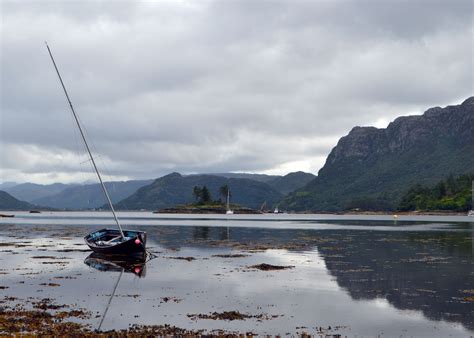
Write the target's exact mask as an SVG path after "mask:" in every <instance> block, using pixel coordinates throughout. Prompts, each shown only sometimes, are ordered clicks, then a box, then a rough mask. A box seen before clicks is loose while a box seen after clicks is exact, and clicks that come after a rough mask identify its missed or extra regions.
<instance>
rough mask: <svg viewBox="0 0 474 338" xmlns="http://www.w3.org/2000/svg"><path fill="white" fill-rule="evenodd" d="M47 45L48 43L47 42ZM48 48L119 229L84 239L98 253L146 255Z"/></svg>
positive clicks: (143, 236)
mask: <svg viewBox="0 0 474 338" xmlns="http://www.w3.org/2000/svg"><path fill="white" fill-rule="evenodd" d="M45 43H46V42H45ZM46 48H47V49H48V53H49V56H50V57H51V61H52V62H53V66H54V69H55V70H56V73H57V74H58V78H59V82H61V86H62V88H63V90H64V94H65V95H66V99H67V101H68V103H69V107H70V109H71V112H72V115H73V116H74V120H75V121H76V125H77V127H78V128H79V132H80V134H81V137H82V140H83V141H84V145H85V147H86V150H87V153H88V154H89V158H90V160H91V162H92V166H93V167H94V170H95V173H96V174H97V178H98V179H99V182H100V185H101V187H102V192H103V193H104V196H105V199H106V200H107V203H108V204H109V207H110V210H111V211H112V215H113V218H114V220H115V223H116V224H117V229H107V228H105V229H101V230H97V231H93V232H91V233H89V234H88V235H87V236H85V237H84V241H85V242H86V244H87V245H88V246H89V248H90V249H91V250H92V251H94V252H98V253H102V254H121V255H137V254H145V253H146V232H144V231H138V230H123V229H122V226H121V225H120V222H119V219H118V217H117V215H116V213H115V209H114V206H113V205H112V201H111V200H110V197H109V193H108V192H107V189H106V187H105V185H104V182H103V181H102V177H101V176H100V173H99V170H98V169H97V165H96V164H95V161H94V157H93V156H92V152H91V150H90V148H89V144H88V143H87V140H86V137H85V135H84V132H83V130H82V127H81V124H80V123H79V119H78V117H77V114H76V111H75V110H74V107H73V106H72V103H71V100H70V98H69V95H68V93H67V90H66V87H65V85H64V82H63V79H62V78H61V75H60V74H59V70H58V67H57V66H56V62H55V61H54V58H53V54H52V53H51V49H50V48H49V46H48V44H47V43H46Z"/></svg>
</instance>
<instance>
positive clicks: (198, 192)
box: [193, 185, 202, 202]
mask: <svg viewBox="0 0 474 338" xmlns="http://www.w3.org/2000/svg"><path fill="white" fill-rule="evenodd" d="M193 196H194V198H195V199H196V202H197V201H198V200H199V199H200V198H201V196H202V188H201V187H198V186H197V185H196V186H194V188H193Z"/></svg>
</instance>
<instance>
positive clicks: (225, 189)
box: [219, 184, 232, 201]
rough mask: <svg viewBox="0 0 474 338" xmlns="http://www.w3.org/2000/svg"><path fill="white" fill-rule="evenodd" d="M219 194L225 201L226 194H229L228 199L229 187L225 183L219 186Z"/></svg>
mask: <svg viewBox="0 0 474 338" xmlns="http://www.w3.org/2000/svg"><path fill="white" fill-rule="evenodd" d="M219 194H220V195H221V196H222V197H224V201H227V194H229V199H230V196H232V194H231V193H230V188H229V186H228V185H227V184H225V185H223V186H222V187H220V188H219Z"/></svg>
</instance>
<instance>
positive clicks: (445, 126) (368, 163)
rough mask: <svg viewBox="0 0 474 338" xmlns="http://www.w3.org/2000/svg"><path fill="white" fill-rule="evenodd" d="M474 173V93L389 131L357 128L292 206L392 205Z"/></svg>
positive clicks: (290, 198)
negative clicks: (423, 187)
mask: <svg viewBox="0 0 474 338" xmlns="http://www.w3.org/2000/svg"><path fill="white" fill-rule="evenodd" d="M472 171H474V97H470V98H468V99H467V100H465V101H464V102H463V103H462V104H460V105H455V106H447V107H445V108H440V107H435V108H431V109H428V110H427V111H426V112H425V113H424V114H423V115H420V116H403V117H399V118H397V119H396V120H395V121H393V122H392V123H390V124H389V125H388V127H387V128H385V129H378V128H374V127H355V128H353V129H352V130H351V131H350V132H349V134H348V135H347V136H345V137H342V138H341V139H340V140H339V142H338V144H337V145H336V147H334V149H333V150H332V151H331V152H330V154H329V156H328V158H327V160H326V163H325V165H324V167H323V168H322V169H321V170H320V171H319V174H318V177H317V178H315V179H314V180H312V181H311V182H310V183H309V184H307V185H306V186H305V187H303V188H301V189H298V190H297V191H295V192H293V193H292V194H290V195H289V196H288V197H287V198H286V199H285V200H284V201H283V203H282V206H283V207H285V208H287V209H291V210H299V211H303V210H310V211H323V210H324V211H338V210H345V209H353V208H361V209H375V210H380V209H392V208H395V207H396V206H397V205H398V203H399V201H400V197H401V195H402V194H403V193H404V192H406V191H407V190H408V189H409V188H410V187H411V186H412V185H413V184H416V183H420V184H434V183H436V182H437V181H440V180H442V179H444V178H446V177H447V176H448V175H449V174H453V175H459V174H465V173H469V172H472Z"/></svg>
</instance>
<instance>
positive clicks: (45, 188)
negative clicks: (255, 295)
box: [3, 183, 73, 202]
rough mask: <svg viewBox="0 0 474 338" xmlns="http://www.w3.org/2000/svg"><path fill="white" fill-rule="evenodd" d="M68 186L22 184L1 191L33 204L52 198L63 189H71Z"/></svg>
mask: <svg viewBox="0 0 474 338" xmlns="http://www.w3.org/2000/svg"><path fill="white" fill-rule="evenodd" d="M71 186H73V185H70V184H62V183H54V184H47V185H43V184H35V183H22V184H16V185H13V186H11V187H7V188H4V189H3V190H4V191H6V192H8V193H9V194H10V195H12V196H13V197H15V198H18V199H19V200H23V201H27V202H33V201H34V200H37V199H40V198H44V197H48V196H52V195H55V194H58V193H60V192H61V191H63V190H64V189H66V188H68V187H71Z"/></svg>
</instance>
